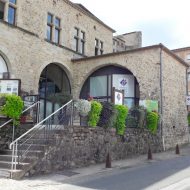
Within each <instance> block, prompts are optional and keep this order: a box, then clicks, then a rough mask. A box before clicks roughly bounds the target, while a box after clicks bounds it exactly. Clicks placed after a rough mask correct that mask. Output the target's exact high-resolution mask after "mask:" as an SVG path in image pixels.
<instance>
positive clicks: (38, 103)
mask: <svg viewBox="0 0 190 190" xmlns="http://www.w3.org/2000/svg"><path fill="white" fill-rule="evenodd" d="M33 108H37V114H36V123H38V122H39V109H40V101H38V102H35V103H34V104H32V105H31V106H30V107H28V108H26V109H25V110H24V111H23V112H22V114H24V113H26V112H27V111H29V110H31V109H33ZM12 121H13V119H10V120H8V121H7V122H5V123H3V124H2V125H1V126H0V129H1V128H2V127H4V126H6V125H7V124H9V123H11V122H12Z"/></svg>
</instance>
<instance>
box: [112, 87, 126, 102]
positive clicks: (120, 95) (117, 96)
mask: <svg viewBox="0 0 190 190" xmlns="http://www.w3.org/2000/svg"><path fill="white" fill-rule="evenodd" d="M112 98H113V103H114V104H115V105H123V104H124V91H123V90H117V89H115V88H113V97H112Z"/></svg>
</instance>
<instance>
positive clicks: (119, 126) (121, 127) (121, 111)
mask: <svg viewBox="0 0 190 190" xmlns="http://www.w3.org/2000/svg"><path fill="white" fill-rule="evenodd" d="M115 108H116V110H117V117H116V122H115V127H116V131H117V134H118V135H124V133H125V128H126V124H125V121H126V118H127V114H128V108H127V107H126V106H124V105H115Z"/></svg>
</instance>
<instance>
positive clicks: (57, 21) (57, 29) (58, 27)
mask: <svg viewBox="0 0 190 190" xmlns="http://www.w3.org/2000/svg"><path fill="white" fill-rule="evenodd" d="M60 33H61V20H60V19H59V18H57V17H56V18H55V43H57V44H59V42H60Z"/></svg>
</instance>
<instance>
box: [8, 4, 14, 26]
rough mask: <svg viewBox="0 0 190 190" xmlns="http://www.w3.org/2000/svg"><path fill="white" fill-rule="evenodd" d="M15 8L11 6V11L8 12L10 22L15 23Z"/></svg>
mask: <svg viewBox="0 0 190 190" xmlns="http://www.w3.org/2000/svg"><path fill="white" fill-rule="evenodd" d="M15 12H16V10H15V8H13V7H10V6H9V12H8V23H10V24H14V23H15Z"/></svg>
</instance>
